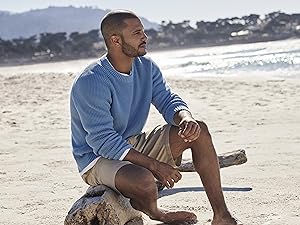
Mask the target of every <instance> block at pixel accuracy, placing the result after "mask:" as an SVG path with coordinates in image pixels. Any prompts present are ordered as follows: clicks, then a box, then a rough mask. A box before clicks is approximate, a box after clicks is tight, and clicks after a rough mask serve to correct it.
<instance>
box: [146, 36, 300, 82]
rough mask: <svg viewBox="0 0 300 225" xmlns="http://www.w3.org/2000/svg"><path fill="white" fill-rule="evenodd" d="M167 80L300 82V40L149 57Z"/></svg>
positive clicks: (192, 49) (209, 48)
mask: <svg viewBox="0 0 300 225" xmlns="http://www.w3.org/2000/svg"><path fill="white" fill-rule="evenodd" d="M149 55H150V56H151V58H152V59H154V61H156V62H157V64H158V65H159V66H160V67H161V69H162V71H163V72H164V74H165V75H166V76H175V77H183V78H185V77H189V78H192V77H228V76H251V77H252V76H271V77H278V78H300V39H292V40H284V41H273V42H261V43H250V44H238V45H227V46H216V47H202V48H191V49H183V50H172V51H162V52H153V53H149Z"/></svg>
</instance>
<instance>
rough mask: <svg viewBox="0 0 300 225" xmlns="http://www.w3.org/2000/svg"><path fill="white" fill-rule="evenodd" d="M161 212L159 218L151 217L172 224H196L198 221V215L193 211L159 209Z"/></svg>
mask: <svg viewBox="0 0 300 225" xmlns="http://www.w3.org/2000/svg"><path fill="white" fill-rule="evenodd" d="M159 211H160V212H161V216H160V217H159V218H151V219H154V220H159V221H161V222H163V223H166V224H172V225H185V224H186V225H188V224H195V223H196V222H197V216H196V215H195V214H194V213H192V212H186V211H176V212H169V211H166V210H162V209H160V210H159Z"/></svg>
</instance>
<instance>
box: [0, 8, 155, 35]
mask: <svg viewBox="0 0 300 225" xmlns="http://www.w3.org/2000/svg"><path fill="white" fill-rule="evenodd" d="M107 12H108V11H107V10H102V9H98V8H92V7H80V8H76V7H73V6H69V7H49V8H46V9H37V10H30V11H27V12H23V13H10V12H7V11H0V27H1V29H0V38H2V39H12V38H19V37H25V38H28V37H30V36H32V35H36V34H40V33H44V32H48V33H57V32H67V33H71V32H75V31H77V32H80V33H81V32H88V31H90V30H93V29H98V28H99V24H100V20H101V18H102V17H103V16H104V15H105V14H106V13H107ZM142 21H143V24H144V26H145V29H149V28H154V29H157V28H158V26H159V25H158V24H157V23H153V22H150V21H149V20H147V19H145V18H142Z"/></svg>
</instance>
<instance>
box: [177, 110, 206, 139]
mask: <svg viewBox="0 0 300 225" xmlns="http://www.w3.org/2000/svg"><path fill="white" fill-rule="evenodd" d="M175 119H176V120H177V121H179V124H178V126H179V131H178V135H179V136H180V137H181V138H183V140H184V141H185V142H192V141H195V140H196V139H197V138H198V137H199V135H200V132H201V128H200V126H199V124H198V123H197V121H196V120H195V119H194V118H193V117H192V115H191V113H190V112H188V111H179V112H178V113H176V114H175Z"/></svg>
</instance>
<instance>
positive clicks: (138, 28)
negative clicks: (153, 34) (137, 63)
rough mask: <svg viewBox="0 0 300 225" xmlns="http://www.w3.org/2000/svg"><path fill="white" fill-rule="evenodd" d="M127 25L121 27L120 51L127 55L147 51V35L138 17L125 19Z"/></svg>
mask: <svg viewBox="0 0 300 225" xmlns="http://www.w3.org/2000/svg"><path fill="white" fill-rule="evenodd" d="M124 22H125V23H126V24H127V26H126V27H125V28H124V29H123V32H122V35H121V40H122V52H123V53H124V54H125V55H127V56H128V57H138V56H143V55H145V54H146V53H147V49H146V44H147V35H146V34H145V32H144V27H143V24H142V23H141V21H140V20H139V19H134V18H132V19H126V20H125V21H124Z"/></svg>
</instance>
